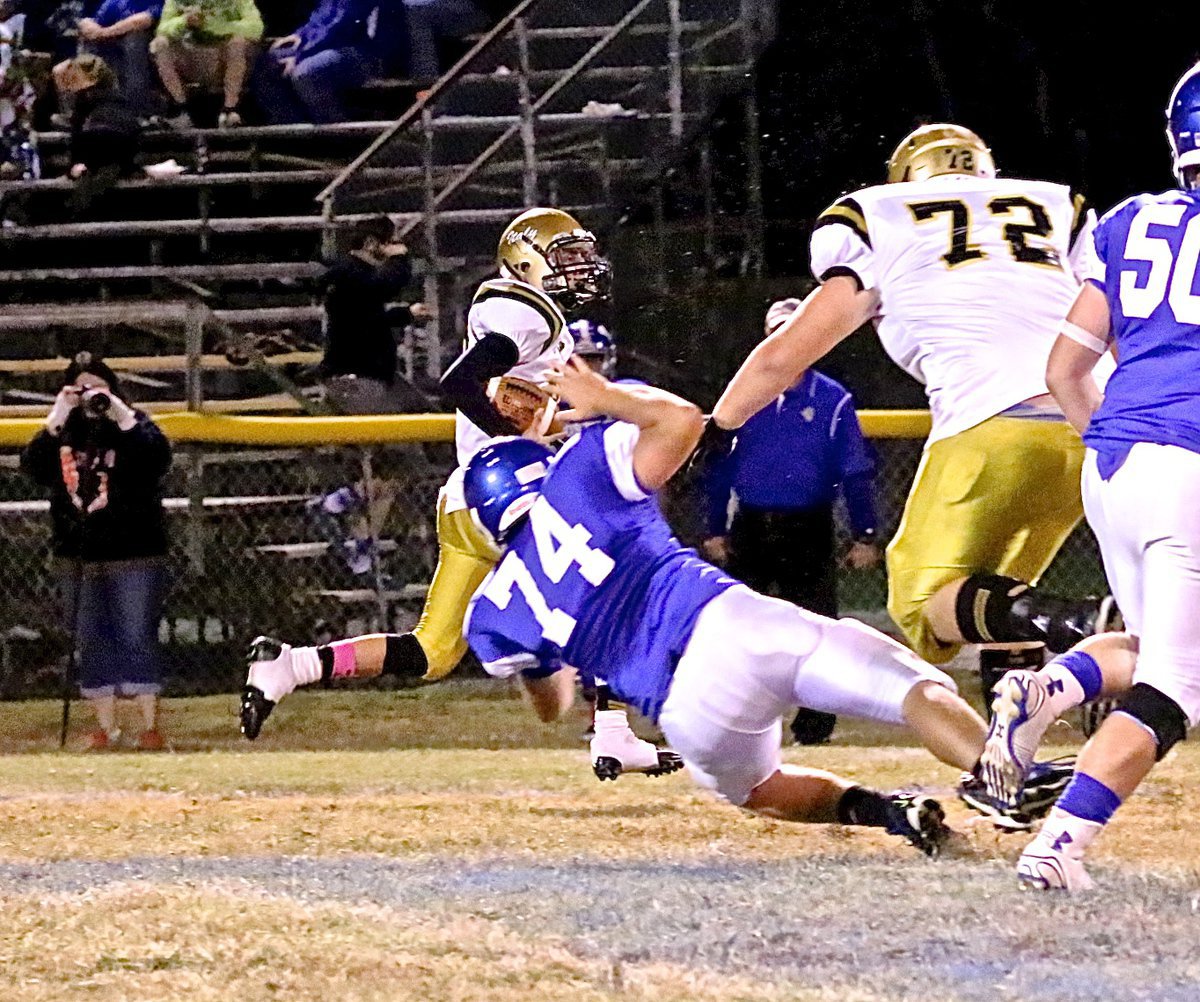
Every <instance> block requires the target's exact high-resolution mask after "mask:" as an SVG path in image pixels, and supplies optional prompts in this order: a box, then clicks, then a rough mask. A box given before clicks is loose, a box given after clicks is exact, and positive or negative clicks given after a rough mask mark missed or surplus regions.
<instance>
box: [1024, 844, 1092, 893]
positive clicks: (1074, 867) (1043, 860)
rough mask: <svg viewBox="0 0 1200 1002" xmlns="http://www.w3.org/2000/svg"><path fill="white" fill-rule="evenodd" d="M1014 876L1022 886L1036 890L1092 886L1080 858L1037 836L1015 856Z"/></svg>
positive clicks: (1074, 888)
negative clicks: (1015, 873)
mask: <svg viewBox="0 0 1200 1002" xmlns="http://www.w3.org/2000/svg"><path fill="white" fill-rule="evenodd" d="M1017 879H1018V880H1019V881H1020V882H1021V887H1022V888H1028V889H1031V890H1037V891H1068V892H1075V891H1088V890H1091V888H1092V886H1093V885H1092V878H1091V877H1089V876H1088V874H1087V870H1085V869H1084V867H1083V860H1082V859H1079V858H1077V857H1075V856H1068V855H1067V854H1066V853H1065V852H1063V851H1062V850H1061V849H1056V848H1055V847H1054V845H1053V844H1051V843H1048V842H1047V841H1046V840H1045V839H1043V838H1042V837H1041V836H1039V837H1038V838H1035V839H1034V840H1033V841H1032V842H1030V843H1029V846H1028V847H1027V848H1026V849H1025V851H1024V852H1023V853H1021V858H1020V859H1019V860H1017Z"/></svg>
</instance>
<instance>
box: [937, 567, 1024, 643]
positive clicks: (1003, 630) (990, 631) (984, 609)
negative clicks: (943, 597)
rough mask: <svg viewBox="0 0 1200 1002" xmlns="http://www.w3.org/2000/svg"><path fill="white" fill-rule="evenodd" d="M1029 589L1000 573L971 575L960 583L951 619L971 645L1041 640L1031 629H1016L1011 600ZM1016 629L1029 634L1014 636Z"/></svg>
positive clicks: (1012, 601)
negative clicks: (952, 618)
mask: <svg viewBox="0 0 1200 1002" xmlns="http://www.w3.org/2000/svg"><path fill="white" fill-rule="evenodd" d="M1028 590H1029V585H1028V584H1027V583H1026V582H1024V581H1018V580H1017V579H1016V578H1008V577H1004V576H1003V575H1000V574H972V575H971V576H970V577H969V578H967V579H966V580H965V581H964V582H963V583H962V587H961V588H960V589H959V591H958V595H957V597H956V598H955V600H954V621H955V623H956V625H957V626H958V630H959V632H960V633H961V634H962V635H963V637H964V638H966V640H967V642H968V643H972V644H996V643H1001V644H1004V643H1013V642H1016V641H1021V640H1041V639H1042V638H1041V637H1040V636H1039V635H1037V634H1036V633H1034V632H1033V631H1015V630H1014V624H1013V617H1012V607H1013V603H1014V602H1015V601H1016V600H1017V599H1018V598H1020V597H1021V595H1022V594H1024V593H1025V592H1027V591H1028ZM1016 632H1024V633H1028V634H1029V635H1028V636H1024V635H1023V636H1016V635H1014V634H1015V633H1016Z"/></svg>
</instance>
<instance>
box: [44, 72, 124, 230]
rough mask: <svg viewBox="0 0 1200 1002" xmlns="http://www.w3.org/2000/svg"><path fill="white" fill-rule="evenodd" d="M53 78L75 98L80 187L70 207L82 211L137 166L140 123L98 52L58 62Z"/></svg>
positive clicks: (75, 168) (73, 172)
mask: <svg viewBox="0 0 1200 1002" xmlns="http://www.w3.org/2000/svg"><path fill="white" fill-rule="evenodd" d="M54 83H55V86H56V87H57V88H58V92H59V94H60V95H62V96H68V95H69V96H70V97H71V99H72V111H71V148H70V154H71V169H70V172H69V175H70V177H71V178H73V179H74V180H76V181H80V182H81V183H82V184H81V188H80V189H78V190H77V192H76V195H75V196H74V197H73V198H72V199H71V201H70V203H69V208H70V209H71V210H72V214H78V213H79V212H81V211H82V209H83V208H85V207H86V205H87V204H89V203H90V202H91V200H92V199H94V198H95V197H96V196H97V195H98V194H99V193H100V192H101V191H103V190H105V189H106V188H108V187H111V185H112V184H113V182H115V181H116V180H117V179H118V178H120V177H123V176H125V175H127V174H130V173H132V172H133V170H134V166H135V164H134V157H135V156H136V154H137V149H138V136H139V133H140V125H139V123H138V120H137V116H136V115H134V113H133V111H132V109H131V108H130V106H129V103H128V102H127V101H126V100H125V98H124V96H123V95H122V94H121V92H120V90H119V88H118V87H117V78H116V74H115V73H113V71H112V69H111V68H110V67H109V65H108V64H107V63H106V62H105V61H104V60H103V59H101V58H100V57H99V56H95V55H91V54H85V55H82V56H76V57H75V58H74V59H68V60H66V61H64V62H61V63H59V64H58V65H57V66H55V67H54Z"/></svg>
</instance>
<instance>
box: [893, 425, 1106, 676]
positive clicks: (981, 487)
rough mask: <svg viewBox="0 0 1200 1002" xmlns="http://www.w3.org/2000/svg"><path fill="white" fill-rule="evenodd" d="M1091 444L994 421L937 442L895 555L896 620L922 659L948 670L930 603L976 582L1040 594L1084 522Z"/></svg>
mask: <svg viewBox="0 0 1200 1002" xmlns="http://www.w3.org/2000/svg"><path fill="white" fill-rule="evenodd" d="M1082 464H1083V443H1082V442H1081V441H1080V438H1079V435H1078V434H1076V432H1075V430H1074V429H1073V428H1072V427H1071V426H1070V425H1068V424H1067V423H1066V422H1065V421H1039V420H1032V419H1022V418H1005V417H994V418H989V419H988V420H987V421H984V422H983V423H982V424H978V425H976V426H975V427H974V428H969V429H968V430H966V431H964V432H961V433H959V434H958V435H953V436H951V437H950V438H945V439H941V440H940V441H937V442H934V443H933V444H932V445H930V446H929V447H928V448H927V449H926V450H925V454H924V456H923V457H922V459H921V465H920V467H919V468H918V469H917V475H916V478H915V480H914V481H913V486H912V490H911V491H910V492H909V495H908V501H907V503H906V504H905V506H904V515H903V517H902V518H901V520H900V527H899V528H898V529H897V531H896V537H895V538H894V539H893V540H892V542H891V545H889V546H888V549H887V570H888V612H889V613H891V616H892V619H894V620H895V621H896V625H897V626H899V627H900V629H901V630H902V631H903V633H904V635H905V637H907V638H908V642H909V643H910V644H911V645H912V648H913V650H915V651H916V652H917V653H918V654H919V655H920V656H921V657H923V658H925V659H926V660H927V661H931V662H933V663H934V664H943V663H945V662H946V661H949V660H950V659H951V658H952V657H954V655H955V654H956V653H957V652H958V650H959V647H960V646H961V645H958V644H944V643H942V642H941V641H939V640H938V639H937V637H935V636H934V634H933V631H932V629H930V626H929V623H928V621H927V620H926V619H925V613H924V610H925V603H926V602H928V601H929V599H930V598H931V597H932V596H933V595H934V594H935V593H936V592H937V591H939V590H940V589H941V588H942V587H943V586H944V585H947V584H949V583H950V582H951V581H954V580H956V579H958V578H962V577H966V576H968V575H970V574H977V573H987V574H1004V575H1006V576H1008V577H1014V578H1018V579H1020V580H1022V581H1028V582H1030V583H1031V584H1035V583H1036V582H1037V580H1038V578H1039V577H1041V575H1042V574H1043V573H1044V572H1045V570H1046V568H1047V567H1049V566H1050V562H1051V561H1052V560H1053V559H1054V555H1055V554H1056V553H1057V552H1058V549H1059V547H1060V546H1062V544H1063V542H1064V541H1065V540H1066V538H1067V536H1068V535H1070V533H1071V530H1072V529H1074V528H1075V526H1076V524H1077V523H1078V522H1079V520H1080V518H1082V517H1083V503H1082V501H1081V499H1080V493H1079V473H1080V469H1081V467H1082Z"/></svg>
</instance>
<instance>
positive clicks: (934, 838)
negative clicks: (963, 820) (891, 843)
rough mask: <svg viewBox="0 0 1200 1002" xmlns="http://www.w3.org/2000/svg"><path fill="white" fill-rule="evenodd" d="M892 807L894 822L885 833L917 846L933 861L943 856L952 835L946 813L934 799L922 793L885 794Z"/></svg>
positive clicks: (892, 821) (891, 822)
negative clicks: (944, 847) (944, 848)
mask: <svg viewBox="0 0 1200 1002" xmlns="http://www.w3.org/2000/svg"><path fill="white" fill-rule="evenodd" d="M885 796H886V798H887V800H888V803H889V804H890V805H891V807H892V811H891V814H892V820H891V821H890V822H889V824H888V826H887V828H886V829H885V830H886V831H887V833H888V834H889V835H899V836H900V837H901V838H903V839H905V840H906V841H908V843H909V844H910V845H914V846H916V847H917V848H918V849H920V850H921V852H923V853H925V855H926V856H928V857H929V858H930V859H936V858H937V857H938V856H939V855H941V852H942V847H943V846H945V844H946V843H947V842H948V841H949V839H950V836H951V834H952V832H951V830H950V828H949V827H948V826H947V825H946V812H945V811H944V810H942V805H941V804H939V803H938V802H937V801H936V800H934V799H933V797H927V796H925V795H924V794H920V793H903V792H899V791H898V792H896V793H888V794H885Z"/></svg>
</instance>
